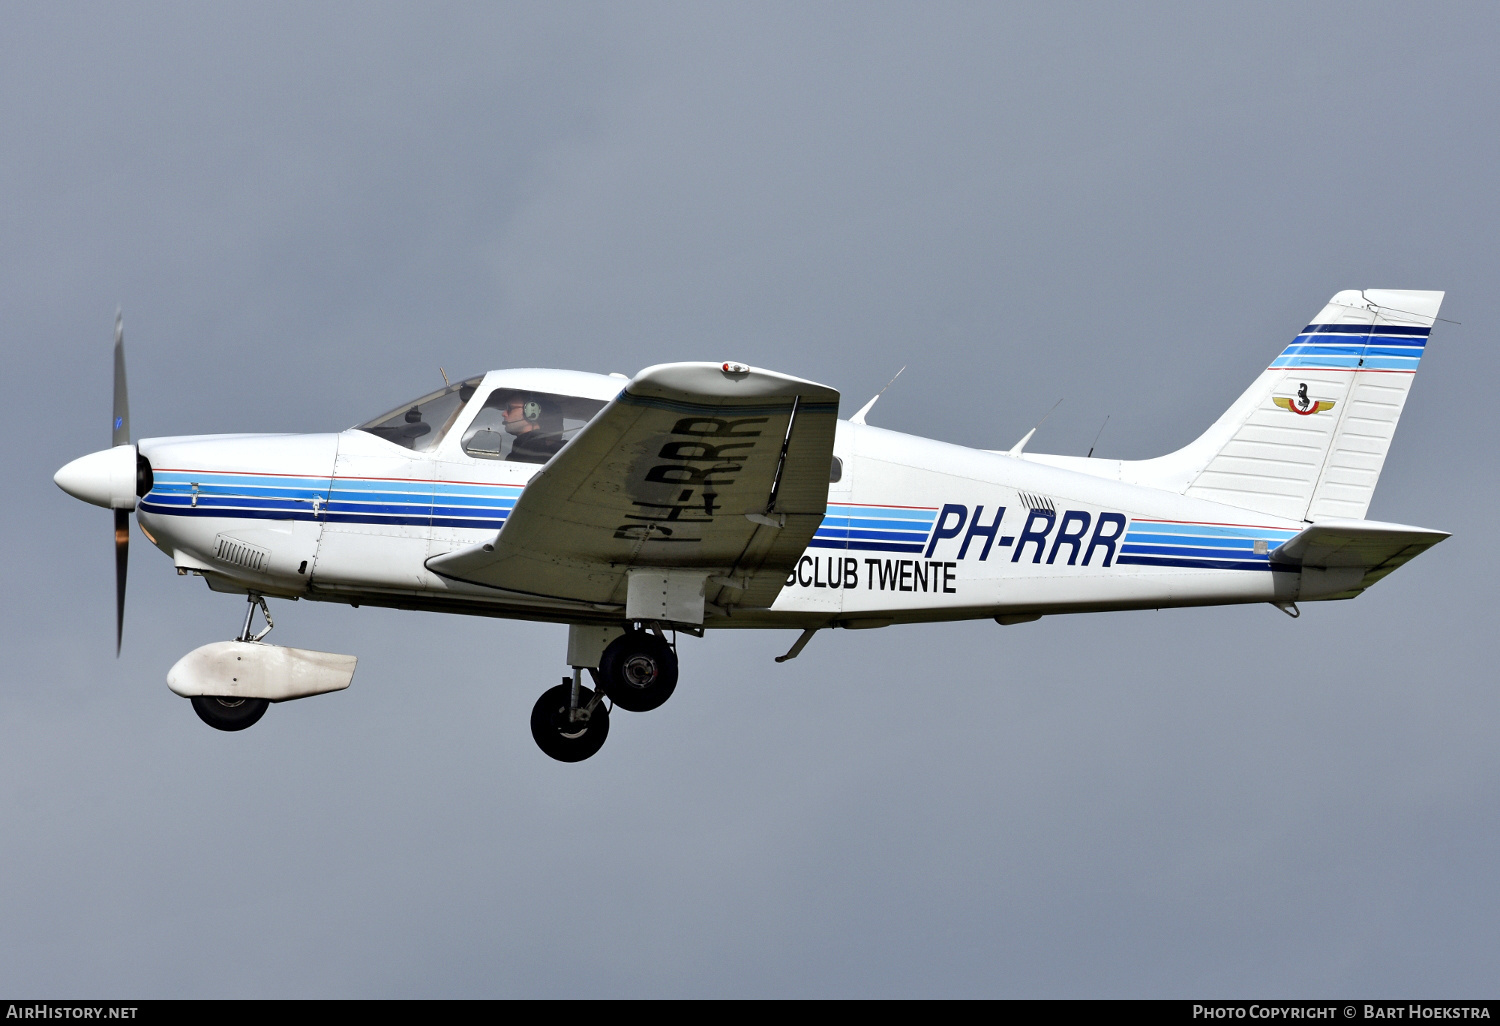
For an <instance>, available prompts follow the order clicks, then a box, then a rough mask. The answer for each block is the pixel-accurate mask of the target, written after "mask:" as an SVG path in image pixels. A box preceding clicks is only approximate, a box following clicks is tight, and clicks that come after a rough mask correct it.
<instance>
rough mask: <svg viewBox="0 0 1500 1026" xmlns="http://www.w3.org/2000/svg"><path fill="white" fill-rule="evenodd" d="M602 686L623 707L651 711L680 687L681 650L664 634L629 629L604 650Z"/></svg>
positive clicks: (631, 709) (600, 667) (630, 709)
mask: <svg viewBox="0 0 1500 1026" xmlns="http://www.w3.org/2000/svg"><path fill="white" fill-rule="evenodd" d="M599 686H600V687H601V688H603V689H604V693H605V694H606V695H608V696H609V700H610V701H611V702H613V703H614V704H615V705H617V706H619V707H620V708H621V709H628V710H629V711H630V712H649V711H650V710H652V709H655V708H656V707H657V706H659V705H661V704H662V703H663V702H665V701H666V700H667V699H669V698H671V697H672V692H673V691H674V690H675V689H676V687H677V653H676V652H673V651H672V646H671V645H669V644H667V642H666V640H665V639H664V638H662V637H661V636H660V635H657V634H648V633H646V632H645V631H627V632H626V633H624V634H622V635H620V636H619V637H618V638H616V639H615V640H614V641H612V642H610V645H609V647H608V648H606V649H605V650H604V657H603V658H602V659H600V660H599Z"/></svg>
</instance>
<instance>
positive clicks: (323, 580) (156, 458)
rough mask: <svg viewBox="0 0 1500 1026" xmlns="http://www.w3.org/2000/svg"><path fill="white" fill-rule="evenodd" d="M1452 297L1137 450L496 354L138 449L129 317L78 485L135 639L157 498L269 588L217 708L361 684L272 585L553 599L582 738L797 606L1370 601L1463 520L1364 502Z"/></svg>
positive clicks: (208, 553)
mask: <svg viewBox="0 0 1500 1026" xmlns="http://www.w3.org/2000/svg"><path fill="white" fill-rule="evenodd" d="M1442 297H1443V294H1442V293H1441V292H1409V291H1390V290H1377V289H1365V290H1357V291H1347V292H1340V293H1338V294H1337V295H1336V296H1334V297H1333V299H1332V300H1331V301H1330V302H1329V304H1328V305H1327V306H1326V307H1324V308H1323V310H1322V312H1321V313H1319V314H1318V316H1317V317H1316V318H1314V319H1313V323H1312V324H1310V325H1308V326H1307V327H1306V328H1305V329H1303V331H1302V332H1301V333H1300V334H1298V335H1297V337H1296V338H1295V339H1293V340H1292V343H1291V344H1290V345H1288V346H1287V347H1286V348H1285V349H1284V350H1282V352H1281V354H1280V355H1279V356H1277V357H1276V358H1275V359H1274V360H1272V361H1271V365H1270V367H1269V368H1268V369H1267V370H1266V371H1265V372H1264V373H1263V374H1261V375H1260V376H1259V377H1258V378H1256V379H1255V382H1254V383H1253V384H1252V385H1251V386H1250V388H1249V389H1248V390H1247V391H1246V392H1245V393H1244V395H1242V396H1240V398H1239V400H1238V401H1236V402H1235V403H1234V405H1232V406H1231V407H1230V408H1229V409H1228V411H1227V412H1225V413H1224V415H1223V416H1222V417H1220V418H1219V419H1218V421H1216V422H1215V423H1214V424H1213V426H1211V427H1210V428H1209V429H1208V430H1207V431H1206V432H1204V433H1203V435H1202V436H1201V437H1199V438H1198V439H1197V440H1196V441H1194V442H1193V443H1191V444H1190V445H1188V446H1186V447H1185V448H1182V449H1179V450H1178V451H1176V452H1174V453H1170V454H1169V455H1166V456H1161V457H1158V458H1156V459H1150V460H1138V461H1130V460H1104V459H1089V458H1080V457H1072V456H1043V455H1033V454H1029V453H1025V452H1024V451H1023V450H1024V447H1025V444H1026V442H1027V441H1028V440H1029V439H1030V437H1031V435H1030V434H1028V435H1027V436H1026V437H1025V438H1023V439H1022V440H1021V441H1020V442H1019V443H1018V444H1017V445H1016V446H1015V448H1013V449H1011V450H1010V451H1008V452H1001V451H986V450H979V449H967V448H964V447H962V446H957V445H949V444H947V443H944V442H937V441H932V440H929V439H925V438H917V437H914V436H911V435H905V434H899V433H897V432H894V431H885V430H882V429H880V428H877V427H871V426H870V425H868V424H866V423H865V415H866V414H867V413H868V412H869V411H870V408H871V407H872V406H873V405H874V403H875V400H874V399H872V400H870V402H869V403H868V404H866V405H865V407H864V408H863V409H861V410H860V411H859V412H858V413H856V414H855V415H854V416H853V417H851V418H850V419H849V420H846V421H841V420H839V419H838V408H839V393H838V392H836V391H834V390H833V389H831V388H828V387H826V386H823V385H818V384H814V383H813V382H811V381H803V380H801V379H798V378H793V377H788V376H786V375H783V374H775V373H772V372H770V371H764V370H759V369H756V368H752V367H747V366H744V365H743V364H738V363H722V364H715V363H676V364H663V365H660V366H656V367H648V368H647V369H646V370H643V371H641V372H640V373H639V374H637V375H636V376H635V377H634V378H631V379H629V380H625V379H624V376H623V375H610V376H606V375H601V374H585V373H580V372H577V371H563V370H508V371H491V372H490V373H488V374H484V375H482V376H479V377H474V378H470V379H468V380H466V381H462V382H459V383H457V384H451V385H449V386H448V387H446V388H443V389H442V390H440V391H437V392H433V393H431V394H430V395H424V396H422V397H421V398H419V399H416V400H414V401H412V402H409V403H403V404H401V405H400V406H398V407H397V408H396V409H394V410H392V411H391V412H390V413H386V414H384V415H382V416H379V417H376V418H375V419H374V420H371V421H369V422H367V423H365V424H361V425H359V426H358V427H354V428H350V429H349V430H347V431H343V432H340V433H337V434H316V435H198V436H188V437H179V438H148V439H143V440H141V441H140V442H136V443H132V442H131V440H130V423H129V413H128V409H127V401H126V389H125V364H124V350H123V340H122V333H121V330H120V322H119V320H118V319H117V320H116V330H115V399H114V406H115V417H114V440H113V448H110V449H105V450H102V451H100V452H96V453H93V454H91V455H88V456H84V457H82V458H80V459H77V460H74V461H73V462H72V463H69V464H68V465H67V466H65V467H63V468H62V469H61V470H59V471H58V472H57V474H56V477H55V480H56V482H57V484H58V485H59V486H60V487H61V488H62V489H63V490H64V491H66V492H67V493H68V494H70V495H73V496H76V497H77V498H80V499H83V500H84V501H86V502H91V503H94V504H95V505H99V506H106V507H109V508H111V509H113V510H114V516H115V547H116V548H115V551H116V574H117V583H116V598H117V602H116V624H115V631H116V633H115V644H116V651H117V652H118V650H119V642H120V634H121V630H122V626H123V618H124V601H125V568H126V552H127V546H128V543H129V537H130V529H129V517H130V511H131V510H135V512H136V518H137V522H138V524H139V525H140V529H141V533H143V534H144V535H145V536H146V537H147V538H148V539H149V540H150V541H151V543H152V544H153V545H155V546H156V547H157V548H159V549H161V550H162V551H163V552H165V553H166V554H167V555H169V556H171V557H172V561H173V563H174V564H175V565H176V567H177V572H178V573H179V574H196V575H198V576H201V577H203V578H204V579H205V580H206V581H207V583H208V586H209V587H210V588H212V589H213V590H214V591H221V592H230V593H233V594H238V595H245V596H247V599H248V605H247V608H246V611H245V619H244V626H243V628H242V629H241V631H240V634H239V636H238V638H237V639H236V640H234V641H228V642H218V643H215V644H210V645H205V646H203V647H202V648H199V649H197V650H196V651H194V652H192V653H190V654H188V655H186V656H184V657H183V658H182V659H181V660H179V661H178V663H177V664H176V665H175V666H174V667H173V668H172V670H171V672H170V673H169V674H168V677H167V683H168V685H169V686H170V687H171V689H172V690H173V691H174V692H176V693H177V694H179V695H182V696H184V697H186V698H190V699H191V700H192V703H193V707H194V709H195V710H196V711H197V713H198V715H199V716H200V717H201V718H202V719H203V720H204V721H205V722H207V723H208V724H209V725H211V726H214V727H217V728H219V729H220V730H241V729H243V728H245V727H248V726H250V725H251V724H253V723H255V722H256V721H257V720H258V719H260V717H261V715H262V714H263V713H264V712H265V710H266V706H267V704H268V703H270V702H281V701H286V700H289V699H294V698H303V697H306V696H309V695H315V694H321V693H324V692H329V691H336V690H340V689H342V688H346V687H348V686H349V683H350V681H351V680H352V678H353V674H354V662H355V660H354V657H353V656H342V655H334V654H332V653H326V652H313V651H308V650H303V649H293V648H282V647H278V646H273V645H268V644H265V643H264V642H263V641H262V639H263V638H264V637H265V635H266V633H267V632H268V631H269V630H270V629H271V618H270V614H269V611H268V609H267V607H266V604H265V599H266V598H268V597H276V598H289V599H297V598H307V599H315V600H318V601H324V602H347V603H349V604H350V605H354V606H358V605H360V604H362V603H367V604H370V605H378V606H391V607H395V608H400V609H426V610H435V611H439V612H450V613H472V614H479V615H484V616H501V617H514V618H520V619H530V620H546V621H552V622H556V623H565V624H568V625H569V628H568V653H567V665H568V666H569V667H570V668H571V674H570V675H569V676H568V677H564V678H563V683H562V684H560V685H558V686H556V687H553V688H551V689H550V690H548V691H547V692H545V693H544V694H543V695H542V697H541V698H540V699H538V701H537V703H536V707H535V709H534V710H533V711H532V716H531V729H532V734H533V735H534V736H535V738H536V742H537V744H538V745H539V746H540V747H541V749H542V751H543V752H545V753H546V754H547V755H549V756H551V757H553V758H554V759H559V760H562V761H566V762H576V761H578V760H581V759H586V758H588V757H589V756H591V755H593V754H594V753H595V752H596V751H598V750H599V747H600V746H601V745H602V744H603V743H604V739H605V737H606V735H607V734H608V732H609V716H610V711H611V709H612V708H623V709H627V710H631V711H644V710H648V709H654V708H656V707H657V706H659V705H661V704H662V703H663V702H665V701H666V700H667V698H668V697H669V696H670V695H671V694H672V691H673V689H674V688H675V687H676V686H677V656H676V637H677V632H680V631H681V632H688V633H692V634H695V635H698V636H701V635H702V633H703V631H704V630H706V629H708V628H711V627H712V628H729V627H757V628H783V629H784V628H794V629H800V630H801V631H802V634H801V636H800V637H799V638H798V639H797V641H796V643H795V644H794V645H793V646H792V647H791V650H790V651H789V652H787V653H786V654H785V655H784V656H781V657H779V660H778V661H785V660H787V659H792V658H795V657H796V656H797V654H798V653H799V652H801V650H802V648H803V646H804V645H806V644H807V642H808V640H809V639H810V638H811V637H812V636H813V635H814V633H815V632H817V631H818V630H820V629H822V628H825V627H845V628H867V627H884V626H887V625H889V624H895V623H915V622H921V621H935V620H967V619H980V618H993V619H995V620H997V621H999V622H1000V623H1002V624H1014V623H1021V622H1025V621H1028V620H1035V619H1037V618H1038V617H1041V616H1044V615H1047V614H1049V613H1077V612H1090V611H1098V610H1113V609H1143V608H1162V607H1167V606H1200V605H1215V604H1220V603H1231V602H1269V603H1273V604H1275V605H1276V606H1278V607H1280V608H1281V609H1282V610H1284V611H1285V612H1287V613H1288V614H1290V615H1292V616H1296V615H1298V609H1297V605H1296V603H1298V602H1307V601H1313V600H1323V599H1344V598H1353V597H1354V596H1355V595H1358V594H1359V593H1360V592H1361V591H1363V590H1364V589H1365V588H1368V587H1369V586H1370V585H1372V584H1374V583H1375V582H1376V581H1378V580H1380V579H1381V578H1382V577H1384V576H1385V575H1386V574H1389V573H1390V572H1391V571H1392V570H1395V569H1396V568H1397V567H1399V566H1401V565H1402V564H1403V563H1405V562H1406V561H1407V560H1409V559H1412V558H1413V557H1415V556H1416V555H1418V554H1419V553H1421V552H1422V551H1423V550H1425V549H1427V548H1428V547H1430V546H1432V545H1435V544H1437V543H1438V542H1439V541H1441V540H1443V539H1444V538H1446V537H1448V535H1447V534H1446V533H1444V532H1442V531H1434V530H1429V529H1426V528H1420V527H1406V526H1402V525H1399V524H1383V523H1377V522H1374V521H1369V520H1365V519H1364V515H1365V511H1366V509H1367V508H1368V507H1369V504H1370V497H1371V495H1372V494H1373V493H1374V490H1375V482H1376V479H1377V478H1378V477H1379V475H1380V469H1381V466H1382V464H1383V463H1384V462H1385V456H1386V452H1387V450H1388V449H1389V447H1390V443H1391V437H1392V435H1393V434H1394V432H1395V429H1396V422H1397V419H1398V418H1399V417H1400V416H1401V409H1402V406H1403V405H1404V404H1405V402H1406V396H1407V392H1408V391H1409V390H1410V388H1411V383H1412V376H1413V375H1414V374H1415V373H1416V370H1417V364H1418V362H1419V361H1420V360H1421V357H1422V351H1423V348H1424V346H1425V344H1426V342H1427V338H1428V335H1429V333H1430V332H1431V329H1432V325H1433V322H1434V321H1435V320H1436V318H1437V312H1438V306H1439V304H1440V303H1441V301H1442ZM445 380H446V379H445ZM876 398H879V396H877V397H876ZM257 608H258V609H259V610H260V612H261V614H262V617H263V619H264V621H265V627H264V628H263V629H261V630H260V631H259V632H256V633H252V630H251V628H252V618H253V616H254V613H255V611H256V609H257ZM668 633H670V634H671V637H672V640H671V641H669V640H668V638H667V635H668ZM584 671H588V672H589V674H590V676H591V678H592V682H593V684H594V688H592V689H591V688H589V687H586V686H584V684H583V672H584ZM606 698H607V699H608V703H607V704H606V702H605V699H606Z"/></svg>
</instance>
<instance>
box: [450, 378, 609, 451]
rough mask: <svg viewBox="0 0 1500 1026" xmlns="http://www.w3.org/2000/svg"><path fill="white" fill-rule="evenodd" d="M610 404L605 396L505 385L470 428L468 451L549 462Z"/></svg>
mask: <svg viewBox="0 0 1500 1026" xmlns="http://www.w3.org/2000/svg"><path fill="white" fill-rule="evenodd" d="M604 405H605V404H604V400H602V399H586V398H584V397H582V396H576V395H556V394H554V393H551V392H532V391H528V390H526V389H517V388H507V387H505V386H501V387H499V388H497V389H495V390H494V391H493V392H491V393H490V394H489V397H488V398H487V399H485V401H484V405H483V406H482V407H480V410H479V412H478V413H476V414H475V415H474V421H473V423H471V424H470V425H469V427H468V429H467V430H466V431H465V432H464V440H463V447H464V452H466V453H468V454H469V455H470V456H474V457H477V458H479V459H482V460H509V461H510V462H512V463H546V462H547V461H548V460H549V459H551V458H552V457H553V456H554V455H556V453H557V451H558V450H559V449H561V448H562V447H563V444H564V443H565V442H567V441H568V439H570V438H572V437H573V436H574V435H575V434H577V433H578V429H579V428H581V427H583V425H585V424H587V423H588V422H589V421H590V420H592V419H593V417H594V415H595V414H597V413H598V412H599V411H600V410H602V409H604Z"/></svg>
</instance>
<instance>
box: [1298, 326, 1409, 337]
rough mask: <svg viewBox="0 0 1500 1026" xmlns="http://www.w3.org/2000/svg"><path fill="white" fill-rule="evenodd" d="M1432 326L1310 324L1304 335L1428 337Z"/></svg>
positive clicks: (1304, 329)
mask: <svg viewBox="0 0 1500 1026" xmlns="http://www.w3.org/2000/svg"><path fill="white" fill-rule="evenodd" d="M1431 333H1432V329H1431V328H1409V327H1408V328H1401V327H1396V326H1395V325H1389V324H1309V325H1308V326H1307V327H1305V328H1303V329H1302V334H1304V335H1411V336H1414V337H1415V336H1420V337H1422V338H1426V337H1428V336H1429V335H1430V334H1431Z"/></svg>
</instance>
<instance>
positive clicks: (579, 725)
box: [531, 684, 609, 762]
mask: <svg viewBox="0 0 1500 1026" xmlns="http://www.w3.org/2000/svg"><path fill="white" fill-rule="evenodd" d="M572 696H573V685H571V684H559V685H558V686H557V687H555V688H548V689H547V690H546V691H544V692H542V697H541V698H538V699H537V700H536V705H534V706H533V707H532V709H531V736H532V737H533V738H535V739H536V746H537V747H538V748H540V749H541V750H542V751H543V752H545V753H546V754H547V755H550V756H551V757H552V758H554V759H556V760H557V761H558V762H582V761H583V760H584V759H587V758H588V757H589V756H591V755H593V754H594V753H595V752H597V751H598V750H599V749H600V748H603V747H604V739H605V738H607V737H609V710H608V709H606V708H605V707H604V702H603V701H602V700H601V701H599V702H597V703H595V702H594V693H593V692H592V691H590V690H589V689H588V688H586V687H581V686H580V687H579V689H578V712H579V713H580V714H584V715H586V716H587V719H572V718H570V717H569V715H568V713H569V710H570V708H571V705H572ZM591 703H593V705H594V707H593V708H592V709H589V705H590V704H591Z"/></svg>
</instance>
